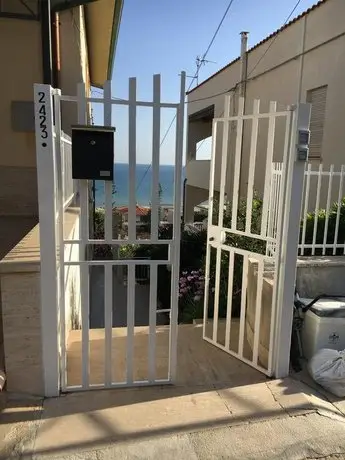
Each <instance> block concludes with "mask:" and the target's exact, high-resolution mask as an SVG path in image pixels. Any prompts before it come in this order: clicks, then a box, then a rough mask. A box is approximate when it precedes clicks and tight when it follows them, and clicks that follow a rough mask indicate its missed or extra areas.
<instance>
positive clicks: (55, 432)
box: [0, 378, 345, 460]
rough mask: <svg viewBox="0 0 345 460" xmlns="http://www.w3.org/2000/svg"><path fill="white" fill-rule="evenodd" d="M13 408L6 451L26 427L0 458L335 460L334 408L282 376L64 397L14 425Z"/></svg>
mask: <svg viewBox="0 0 345 460" xmlns="http://www.w3.org/2000/svg"><path fill="white" fill-rule="evenodd" d="M17 409H18V402H17V403H16V407H14V408H13V407H12V408H9V409H8V410H9V412H7V413H6V411H5V412H3V414H2V415H1V418H0V422H1V426H2V427H3V426H7V429H9V434H8V435H7V438H5V439H7V440H8V439H10V440H11V441H12V446H13V445H17V443H16V442H13V441H14V440H15V439H16V436H17V438H18V439H20V432H19V433H18V429H17V431H13V430H14V429H15V428H18V424H19V425H20V426H21V427H23V426H27V430H26V432H25V439H24V441H25V442H21V443H19V444H18V446H19V447H16V448H15V449H14V451H13V455H12V457H4V456H3V457H1V456H0V459H1V458H18V459H19V458H21V459H32V460H43V459H47V458H49V459H58V460H74V459H83V460H110V459H116V460H117V459H126V460H134V459H135V460H137V459H147V460H156V459H157V460H162V459H164V460H165V459H168V460H169V459H174V460H176V459H179V460H185V459H186V460H187V459H188V460H194V459H200V460H203V459H215V460H216V459H217V460H218V459H240V458H241V459H261V458H262V459H296V460H301V459H313V458H315V459H317V458H328V457H329V458H345V418H344V414H343V413H342V411H341V410H340V409H339V408H337V407H336V406H335V405H334V404H332V403H330V402H329V401H327V400H325V399H324V398H322V397H321V396H320V394H318V393H316V392H315V391H314V390H313V389H311V388H310V387H309V386H307V385H305V384H303V383H301V382H297V381H295V380H293V379H291V378H289V379H285V380H267V381H263V382H259V383H256V384H253V385H246V384H245V385H240V384H239V383H238V382H237V383H236V385H235V386H232V385H231V384H227V385H224V386H220V385H212V386H211V385H210V386H209V387H206V386H194V387H190V386H189V387H186V386H174V387H152V388H136V389H126V390H110V391H95V392H92V393H91V392H88V393H74V394H68V395H66V396H62V397H60V398H56V399H49V400H46V401H44V404H43V407H42V409H41V410H40V411H39V412H40V415H41V419H40V420H37V407H36V408H35V410H30V408H29V406H26V409H25V410H19V412H18V420H17V423H15V417H16V416H15V414H16V410H17ZM11 426H12V427H13V429H12V431H11ZM16 433H17V434H16ZM22 433H23V431H22ZM332 456H333V457H332Z"/></svg>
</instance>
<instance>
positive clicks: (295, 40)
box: [187, 0, 345, 195]
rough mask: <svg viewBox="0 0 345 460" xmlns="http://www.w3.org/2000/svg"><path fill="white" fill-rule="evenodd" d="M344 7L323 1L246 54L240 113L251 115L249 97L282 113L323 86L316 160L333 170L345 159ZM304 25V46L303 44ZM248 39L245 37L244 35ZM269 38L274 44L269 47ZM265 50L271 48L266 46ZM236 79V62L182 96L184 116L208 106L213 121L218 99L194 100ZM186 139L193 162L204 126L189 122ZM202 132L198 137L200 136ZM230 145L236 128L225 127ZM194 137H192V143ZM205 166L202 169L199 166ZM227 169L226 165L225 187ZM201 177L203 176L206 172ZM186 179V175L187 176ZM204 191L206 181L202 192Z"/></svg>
mask: <svg viewBox="0 0 345 460" xmlns="http://www.w3.org/2000/svg"><path fill="white" fill-rule="evenodd" d="M344 17H345V3H344V1H343V0H328V1H327V2H325V3H324V4H322V5H321V6H320V7H318V8H315V9H314V10H313V11H311V12H310V13H309V14H308V15H307V16H305V17H304V18H301V19H299V20H298V21H296V22H295V23H293V24H292V25H290V26H289V27H287V28H286V29H285V30H284V31H282V32H281V33H280V34H278V35H276V36H274V37H273V38H272V39H271V40H268V41H267V42H265V43H263V44H262V45H260V46H258V47H257V48H255V49H254V50H252V51H250V52H249V53H248V77H249V78H248V82H247V89H246V112H247V113H248V112H251V111H252V104H253V100H254V99H260V100H261V111H266V110H267V109H268V107H269V101H271V100H273V101H277V102H278V109H285V108H286V106H288V105H290V104H295V103H297V102H298V101H299V100H300V101H301V102H305V101H306V95H307V91H308V90H311V89H314V88H317V87H320V86H323V85H327V86H328V89H327V102H326V113H325V124H324V135H323V144H322V158H321V161H322V162H323V164H324V165H325V167H328V166H329V165H330V164H335V165H336V167H338V169H339V168H340V165H341V164H342V163H344V158H345V130H344V125H345V112H344V106H345V92H344V91H343V80H344V75H345V22H344V21H343V20H342V18H344ZM304 27H305V43H304V44H303V36H304ZM249 40H250V36H249ZM272 40H274V44H272V46H271V43H272ZM270 46H271V47H270ZM268 47H270V49H269V51H268V52H267V54H266V55H265V57H264V58H263V59H262V60H261V61H260V63H259V64H258V65H257V63H258V61H259V60H260V58H261V57H262V56H263V54H264V53H265V52H266V50H267V49H268ZM239 80H240V63H239V61H236V62H235V63H234V64H232V65H231V66H229V67H227V68H225V69H224V70H223V71H221V72H220V73H219V74H218V75H216V76H215V77H213V78H211V79H210V80H209V81H207V82H206V83H205V84H202V85H201V86H200V87H199V88H197V89H196V90H195V91H193V92H192V93H191V94H190V95H189V96H188V101H189V104H188V115H191V114H193V113H196V112H198V111H200V110H202V109H204V108H206V107H208V106H210V105H211V104H214V105H215V117H217V116H220V115H221V114H222V112H223V104H224V96H217V97H214V98H210V99H206V100H202V101H197V102H193V101H196V100H198V99H202V98H207V97H209V96H212V95H213V94H217V93H220V92H222V91H227V90H229V89H230V88H232V87H233V86H235V85H236V83H238V82H239ZM237 98H238V89H237V91H236V92H235V96H234V97H233V98H232V102H233V109H232V113H233V112H234V111H236V110H237V108H236V106H237V103H238V102H237ZM250 128H251V126H250V123H249V122H248V123H247V126H245V127H244V141H243V162H242V167H243V172H244V173H243V175H242V178H243V180H242V184H241V193H242V195H243V194H244V193H245V190H246V184H247V173H246V171H247V168H248V155H249V146H250ZM266 130H267V122H266V123H264V122H260V124H259V142H258V149H257V164H262V163H263V162H264V160H265V156H266V148H267V134H265V131H266ZM190 131H191V135H190V136H189V140H188V143H187V145H188V152H187V161H188V160H189V159H193V158H194V159H195V154H194V150H195V149H194V146H193V144H194V141H196V142H198V141H199V140H200V138H202V136H203V137H204V138H206V137H207V136H208V135H209V134H208V126H206V125H204V126H202V125H200V124H199V126H198V127H195V126H193V123H190ZM201 131H203V133H202V132H201ZM230 132H231V134H230V143H231V141H233V139H234V135H235V133H236V130H235V129H234V127H233V126H231V130H230ZM194 138H195V139H194ZM283 138H284V127H283V125H282V124H280V126H277V130H276V138H275V149H274V161H280V160H281V159H282V152H283ZM217 146H218V148H217V157H216V158H217V161H216V170H219V169H220V165H219V163H220V149H221V142H220V141H219V142H217ZM233 147H234V144H232V145H230V149H229V150H230V151H229V156H230V158H231V156H232V154H233ZM205 168H206V167H205ZM263 171H264V169H263V168H257V171H256V176H255V188H256V189H257V190H258V191H259V192H260V191H261V190H262V188H263V183H264V172H263ZM232 172H233V166H232V164H231V161H230V166H229V174H228V175H227V176H228V178H229V183H228V184H227V189H228V190H231V181H232V179H231V176H232ZM206 175H207V174H206ZM187 179H188V175H187ZM207 187H208V181H207V182H206V183H205V188H207Z"/></svg>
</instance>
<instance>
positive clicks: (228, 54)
mask: <svg viewBox="0 0 345 460" xmlns="http://www.w3.org/2000/svg"><path fill="white" fill-rule="evenodd" d="M296 1H297V0H234V2H233V5H232V7H231V8H230V11H229V13H228V15H227V17H226V19H225V21H224V23H223V26H222V28H221V30H220V31H219V33H218V35H217V38H216V40H215V42H214V44H213V46H212V48H211V50H210V52H209V54H208V56H207V58H208V59H209V60H211V61H215V62H216V64H212V63H209V64H207V65H206V66H204V67H202V68H201V70H200V74H199V82H201V81H202V80H204V79H205V78H207V77H208V76H209V75H211V74H213V73H214V72H216V71H217V70H218V69H219V68H221V67H223V66H224V65H226V64H227V63H228V62H229V61H231V60H232V59H234V58H235V57H237V56H238V55H239V49H240V36H239V33H240V32H241V31H242V30H246V31H248V32H249V38H248V45H249V47H251V46H253V45H255V44H256V43H257V42H258V41H260V40H262V39H263V38H264V37H266V36H267V35H269V34H270V33H271V32H273V31H274V30H276V29H278V28H279V27H280V26H281V25H282V24H283V23H284V22H285V20H286V18H287V16H288V15H289V14H290V12H291V10H292V8H293V7H294V5H295V4H296ZM228 3H229V0H213V1H206V0H174V1H167V0H145V1H143V0H124V9H123V15H122V23H121V28H120V34H119V40H118V45H117V51H116V58H115V67H114V73H113V78H112V89H113V95H114V96H115V97H120V98H126V97H127V94H128V78H129V77H137V95H138V97H139V98H140V99H142V100H150V99H151V98H152V75H153V74H154V73H160V74H161V76H162V82H161V89H162V100H164V101H165V102H168V101H170V102H177V101H178V99H179V76H178V74H179V73H180V71H181V70H185V71H186V72H187V75H194V74H195V70H196V64H195V59H196V56H198V55H202V54H203V53H204V52H205V50H206V48H207V46H208V44H209V42H210V40H211V38H212V36H213V34H214V32H215V30H216V28H217V26H218V24H219V21H220V20H221V18H222V16H223V14H224V12H225V9H226V7H227V5H228ZM314 3H316V0H301V2H300V5H299V6H298V8H297V9H296V11H295V13H294V15H293V17H295V16H297V15H298V14H300V13H301V12H302V11H304V10H306V9H307V8H309V7H310V6H311V5H313V4H314ZM278 5H279V6H278ZM273 46H274V45H273ZM189 83H190V80H189V79H187V85H189ZM97 91H99V90H97ZM93 95H94V96H97V95H99V94H98V93H94V94H93ZM127 116H128V114H127V109H126V108H125V107H119V108H114V109H113V124H114V125H115V126H116V129H117V133H116V144H115V161H116V162H121V163H124V162H127V158H128V152H127V146H128V143H127V138H128V128H127V123H128V122H127ZM151 117H152V111H151V110H150V109H148V108H141V109H139V110H138V116H137V162H138V163H145V164H146V163H147V164H148V163H150V162H151V137H152V134H151V133H152V122H151ZM172 118H173V113H172V111H171V110H169V109H163V111H162V122H161V138H162V137H163V136H164V133H165V132H166V129H167V127H168V126H169V124H170V122H171V120H172ZM94 120H95V123H96V124H102V123H103V117H102V110H101V108H100V106H99V105H98V104H95V107H94ZM205 144H206V145H205V146H203V147H204V148H203V149H200V152H199V153H200V156H201V157H202V156H203V155H205V156H207V154H208V153H207V149H208V148H209V147H208V145H207V143H205ZM173 163H174V129H171V131H170V133H169V135H168V136H167V138H166V140H165V142H164V144H163V145H162V148H161V164H173Z"/></svg>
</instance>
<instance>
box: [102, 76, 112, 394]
mask: <svg viewBox="0 0 345 460" xmlns="http://www.w3.org/2000/svg"><path fill="white" fill-rule="evenodd" d="M103 90H104V92H103V95H104V101H103V118H104V120H103V121H104V125H105V126H111V124H112V103H111V82H110V81H109V80H108V81H106V82H105V83H104V87H103ZM104 193H105V212H104V239H105V241H107V242H109V243H111V241H112V238H113V182H111V181H104ZM104 329H105V331H104V336H105V341H104V374H105V375H104V376H105V385H106V386H107V387H110V386H111V383H112V340H113V338H112V336H113V267H112V266H108V265H104Z"/></svg>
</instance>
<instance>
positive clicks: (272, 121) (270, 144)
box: [261, 101, 277, 236]
mask: <svg viewBox="0 0 345 460" xmlns="http://www.w3.org/2000/svg"><path fill="white" fill-rule="evenodd" d="M276 111H277V103H276V102H274V101H271V102H270V112H269V119H268V138H267V155H266V171H265V182H264V184H265V185H264V198H263V202H262V218H261V235H262V236H265V235H267V217H268V211H269V193H270V188H271V187H272V184H271V177H272V162H273V149H274V133H275V126H276V117H275V113H276Z"/></svg>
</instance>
